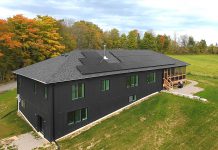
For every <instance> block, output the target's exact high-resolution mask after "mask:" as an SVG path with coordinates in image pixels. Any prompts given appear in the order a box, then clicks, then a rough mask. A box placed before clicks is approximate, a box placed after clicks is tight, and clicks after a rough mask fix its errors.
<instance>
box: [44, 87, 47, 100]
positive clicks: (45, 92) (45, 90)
mask: <svg viewBox="0 0 218 150" xmlns="http://www.w3.org/2000/svg"><path fill="white" fill-rule="evenodd" d="M44 97H45V99H47V98H48V88H47V87H45V89H44Z"/></svg>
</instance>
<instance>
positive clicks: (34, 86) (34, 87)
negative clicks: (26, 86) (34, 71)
mask: <svg viewBox="0 0 218 150" xmlns="http://www.w3.org/2000/svg"><path fill="white" fill-rule="evenodd" d="M33 91H34V94H35V95H36V83H34V85H33Z"/></svg>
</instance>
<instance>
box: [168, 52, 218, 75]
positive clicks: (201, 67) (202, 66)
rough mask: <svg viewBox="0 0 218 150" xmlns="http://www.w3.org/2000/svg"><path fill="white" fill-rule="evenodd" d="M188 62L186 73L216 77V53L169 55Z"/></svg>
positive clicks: (217, 72)
mask: <svg viewBox="0 0 218 150" xmlns="http://www.w3.org/2000/svg"><path fill="white" fill-rule="evenodd" d="M171 57H173V58H176V59H179V60H183V61H185V62H187V63H189V64H191V65H190V66H188V67H187V73H188V74H192V75H200V76H208V77H215V78H218V55H171Z"/></svg>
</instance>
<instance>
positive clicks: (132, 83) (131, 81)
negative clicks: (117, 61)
mask: <svg viewBox="0 0 218 150" xmlns="http://www.w3.org/2000/svg"><path fill="white" fill-rule="evenodd" d="M138 84H139V77H138V75H131V76H129V77H128V78H127V88H129V87H136V86H138Z"/></svg>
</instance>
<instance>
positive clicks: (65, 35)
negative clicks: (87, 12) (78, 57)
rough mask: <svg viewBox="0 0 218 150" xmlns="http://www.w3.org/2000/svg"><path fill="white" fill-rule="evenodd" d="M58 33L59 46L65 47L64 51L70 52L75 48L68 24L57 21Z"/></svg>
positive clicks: (74, 40)
mask: <svg viewBox="0 0 218 150" xmlns="http://www.w3.org/2000/svg"><path fill="white" fill-rule="evenodd" d="M65 24H67V25H65ZM58 28H59V30H58V33H59V34H60V36H61V37H62V38H61V41H60V42H61V44H62V45H64V46H65V51H71V50H73V49H75V48H76V39H75V37H74V36H73V34H72V27H71V26H70V22H67V23H66V22H65V20H59V21H58Z"/></svg>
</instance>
